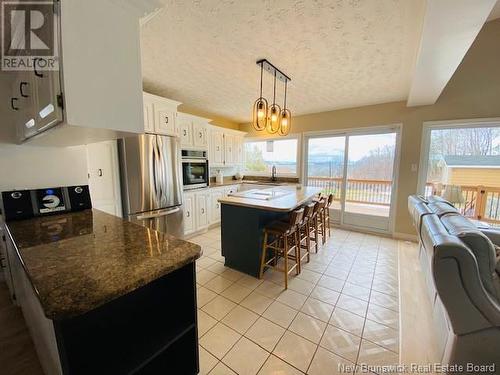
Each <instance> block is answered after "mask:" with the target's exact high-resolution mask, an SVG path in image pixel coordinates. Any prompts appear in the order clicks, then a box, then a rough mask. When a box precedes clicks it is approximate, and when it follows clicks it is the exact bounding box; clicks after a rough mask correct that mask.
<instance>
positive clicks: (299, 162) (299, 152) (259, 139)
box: [243, 133, 303, 179]
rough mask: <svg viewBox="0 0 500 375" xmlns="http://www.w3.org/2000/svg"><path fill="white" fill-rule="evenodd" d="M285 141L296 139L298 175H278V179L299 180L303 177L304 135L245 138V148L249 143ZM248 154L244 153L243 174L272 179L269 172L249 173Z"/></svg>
mask: <svg viewBox="0 0 500 375" xmlns="http://www.w3.org/2000/svg"><path fill="white" fill-rule="evenodd" d="M285 139H296V140H297V160H296V165H297V171H296V173H279V172H278V173H276V176H277V177H292V178H299V179H300V176H302V164H303V163H302V134H298V133H294V134H288V135H286V136H269V137H245V138H244V146H246V143H248V142H267V141H279V140H285ZM245 155H246V152H245V153H244V157H243V173H245V174H247V175H249V176H269V177H271V173H269V172H255V171H247V170H246V158H245Z"/></svg>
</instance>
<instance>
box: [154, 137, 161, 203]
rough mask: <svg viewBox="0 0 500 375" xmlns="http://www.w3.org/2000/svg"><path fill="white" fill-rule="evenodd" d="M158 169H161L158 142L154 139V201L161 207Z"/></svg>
mask: <svg viewBox="0 0 500 375" xmlns="http://www.w3.org/2000/svg"><path fill="white" fill-rule="evenodd" d="M160 169H161V164H160V151H159V148H158V141H157V139H156V137H155V138H153V188H154V193H155V197H156V201H157V202H158V204H159V205H160V207H161V197H162V191H161V190H162V189H161V177H160V176H159V170H160Z"/></svg>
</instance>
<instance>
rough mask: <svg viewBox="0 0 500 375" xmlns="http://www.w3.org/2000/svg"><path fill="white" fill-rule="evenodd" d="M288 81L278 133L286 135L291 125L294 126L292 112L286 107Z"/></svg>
mask: <svg viewBox="0 0 500 375" xmlns="http://www.w3.org/2000/svg"><path fill="white" fill-rule="evenodd" d="M287 83H288V81H285V98H284V99H283V110H282V111H281V114H280V127H279V130H278V134H279V135H282V136H285V135H288V133H290V127H291V126H292V113H291V112H290V110H289V109H288V108H287V107H286V89H287Z"/></svg>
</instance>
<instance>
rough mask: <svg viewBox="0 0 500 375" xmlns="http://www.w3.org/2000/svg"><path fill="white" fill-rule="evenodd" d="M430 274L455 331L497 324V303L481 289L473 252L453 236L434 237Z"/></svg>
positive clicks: (499, 310) (499, 319) (499, 309)
mask: <svg viewBox="0 0 500 375" xmlns="http://www.w3.org/2000/svg"><path fill="white" fill-rule="evenodd" d="M432 267H433V276H434V281H435V284H436V289H437V291H438V294H439V298H440V299H441V301H442V302H443V304H444V306H445V307H446V311H447V313H448V316H449V317H450V321H451V323H452V326H453V331H454V332H455V333H456V334H465V333H470V332H474V331H478V330H481V329H485V328H491V327H500V304H499V303H498V301H496V300H495V299H494V298H493V297H492V296H491V295H490V294H489V293H488V292H487V291H486V290H485V288H484V286H483V283H482V281H481V278H480V276H479V267H478V265H477V262H476V258H475V256H474V254H473V253H472V251H471V250H470V249H469V248H468V247H467V246H465V245H464V244H463V243H462V242H461V241H460V240H458V239H457V238H456V237H454V236H449V235H446V236H437V237H436V238H435V246H434V257H433V264H432Z"/></svg>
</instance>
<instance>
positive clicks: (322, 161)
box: [307, 133, 396, 205]
mask: <svg viewBox="0 0 500 375" xmlns="http://www.w3.org/2000/svg"><path fill="white" fill-rule="evenodd" d="M348 147H349V148H348V155H349V156H348V162H347V191H346V200H347V201H348V202H357V203H368V204H383V205H388V204H389V203H390V197H391V188H392V174H393V166H394V154H395V149H396V133H385V134H370V135H352V136H349V142H348ZM344 157H345V136H337V137H321V138H311V139H309V141H308V155H307V167H308V168H307V175H308V184H309V185H313V186H319V187H322V188H323V191H324V192H325V193H326V194H334V196H335V199H336V200H339V199H340V197H341V189H342V179H343V170H344Z"/></svg>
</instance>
